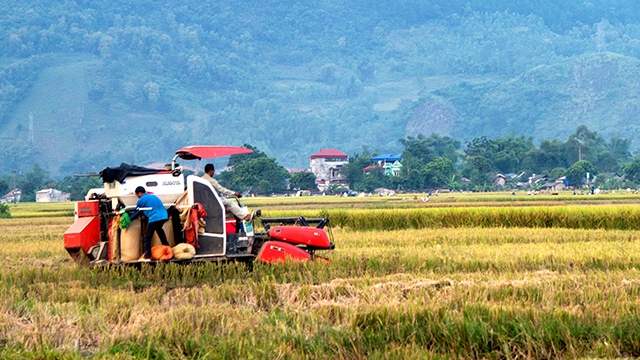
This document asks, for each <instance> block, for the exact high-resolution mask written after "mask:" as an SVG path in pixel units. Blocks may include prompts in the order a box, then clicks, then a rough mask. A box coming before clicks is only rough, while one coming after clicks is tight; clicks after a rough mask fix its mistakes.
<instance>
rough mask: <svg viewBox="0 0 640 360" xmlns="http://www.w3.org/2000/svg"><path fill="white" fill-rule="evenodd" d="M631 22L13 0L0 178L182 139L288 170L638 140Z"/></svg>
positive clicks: (468, 11) (553, 11) (233, 4)
mask: <svg viewBox="0 0 640 360" xmlns="http://www.w3.org/2000/svg"><path fill="white" fill-rule="evenodd" d="M639 27H640V3H638V2H633V1H630V0H620V1H613V0H608V1H601V2H593V3H591V2H561V3H558V2H552V1H543V2H540V1H535V2H534V1H533V0H531V1H529V0H525V1H493V0H491V1H486V0H485V1H479V0H471V1H468V0H465V1H457V0H455V1H444V0H442V1H441V0H438V1H431V2H417V1H411V0H402V1H381V2H376V3H375V4H372V3H370V2H364V1H361V0H358V1H354V2H350V3H340V2H332V1H325V2H320V3H317V4H311V3H304V2H294V1H279V2H267V3H255V2H247V1H238V0H230V1H227V2H224V3H209V2H194V1H186V2H183V3H181V4H180V5H179V6H176V4H175V3H173V2H167V1H164V2H163V1H160V2H150V1H140V2H134V3H130V2H124V1H114V2H98V1H92V0H88V1H78V2H72V3H66V2H65V3H59V2H54V1H40V2H31V3H24V2H18V1H14V0H10V1H6V2H3V3H2V4H0V41H1V42H2V43H3V44H5V46H3V47H0V137H2V138H3V146H2V148H1V149H0V156H2V158H3V160H4V161H3V162H2V163H0V173H7V172H9V171H11V170H13V169H17V170H25V169H29V168H30V167H31V166H33V164H34V163H39V164H41V165H42V166H43V167H45V168H46V169H48V170H49V171H50V172H51V173H52V174H53V175H57V174H68V173H82V172H95V171H97V170H99V169H101V168H103V167H104V166H111V165H114V164H119V163H120V162H123V161H124V162H129V163H138V164H144V163H153V162H164V161H166V159H167V158H169V157H170V156H171V154H173V151H174V150H175V149H177V148H180V147H182V146H184V145H188V144H233V145H240V144H244V143H249V144H252V145H254V146H256V147H258V148H259V149H261V150H263V151H265V152H266V153H267V154H268V155H269V156H272V157H276V158H277V160H278V161H279V162H280V163H282V164H283V165H285V166H288V167H294V168H303V167H306V166H308V159H307V157H308V155H309V154H312V153H314V152H316V151H318V150H319V149H320V148H339V149H340V150H342V151H344V152H347V153H349V154H353V153H355V152H359V151H362V149H363V146H364V147H367V148H368V149H372V150H379V151H381V152H384V153H400V152H401V151H402V146H401V144H400V143H399V142H398V139H400V138H403V137H405V136H407V135H417V134H418V133H423V134H425V135H429V134H431V133H434V132H437V133H440V134H442V135H450V136H452V137H454V138H456V139H460V140H469V139H472V138H474V137H477V136H483V135H484V136H488V137H495V136H500V135H504V134H506V133H511V132H515V133H516V134H524V135H525V136H527V137H529V136H531V137H533V138H534V139H535V140H541V139H544V138H556V137H557V138H560V139H562V140H564V139H566V137H567V136H568V135H569V134H571V133H573V131H574V130H575V129H576V127H577V126H578V125H580V124H585V125H587V126H588V127H589V129H591V130H593V131H597V132H599V133H601V134H603V135H605V136H607V135H609V134H621V135H623V136H635V135H636V134H637V132H638V129H637V126H636V125H635V124H636V123H637V119H638V106H639V105H640V104H639V103H638V101H639V100H638V96H637V95H638V94H637V92H638V90H637V86H636V84H637V82H638V75H639V74H638V56H640V31H637V29H638V28H639ZM30 118H31V119H33V120H32V121H30V120H29V119H30ZM632 148H638V145H637V143H634V144H633V145H632Z"/></svg>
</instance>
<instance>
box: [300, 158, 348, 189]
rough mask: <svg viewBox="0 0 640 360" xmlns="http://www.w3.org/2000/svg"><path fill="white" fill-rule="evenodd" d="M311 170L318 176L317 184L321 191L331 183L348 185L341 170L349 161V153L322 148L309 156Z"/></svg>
mask: <svg viewBox="0 0 640 360" xmlns="http://www.w3.org/2000/svg"><path fill="white" fill-rule="evenodd" d="M309 161H310V165H309V167H310V169H311V172H312V173H313V174H314V175H315V176H316V184H318V189H320V191H324V190H326V188H327V187H328V186H329V185H346V182H345V177H344V176H343V174H342V173H341V172H340V170H341V169H342V167H343V166H344V165H345V164H347V163H349V155H347V154H345V153H343V152H342V151H340V150H337V149H321V150H320V151H319V152H317V153H315V154H313V155H311V156H309Z"/></svg>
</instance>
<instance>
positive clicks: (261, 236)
mask: <svg viewBox="0 0 640 360" xmlns="http://www.w3.org/2000/svg"><path fill="white" fill-rule="evenodd" d="M251 152H252V150H250V149H246V148H243V147H235V146H187V147H184V148H182V149H180V150H178V151H176V155H175V156H174V157H173V160H172V161H171V168H170V169H162V170H158V169H149V168H143V167H138V166H131V165H127V164H121V165H120V167H117V168H106V169H104V170H103V171H102V172H100V176H101V178H102V180H103V181H104V191H101V190H102V189H94V191H93V193H91V194H88V196H87V198H86V199H85V201H79V202H77V203H76V205H75V218H76V220H75V222H74V223H73V225H71V227H69V229H68V230H67V231H66V232H65V233H64V246H65V248H66V249H67V252H68V253H69V255H70V256H71V257H72V258H73V259H74V261H75V262H76V263H77V264H78V265H80V266H104V265H122V264H136V263H138V258H139V257H140V255H141V254H142V237H143V234H144V228H145V226H146V220H143V221H141V220H140V219H135V220H134V221H133V222H131V225H129V226H128V227H127V228H125V229H121V228H120V227H119V223H120V217H121V215H122V214H123V213H124V212H127V213H129V212H132V211H134V210H136V202H137V200H138V198H137V197H136V195H135V194H134V190H135V188H136V187H138V186H143V187H144V188H145V189H146V190H147V192H148V193H151V194H154V195H156V196H158V197H159V198H160V199H161V200H162V202H163V203H164V205H165V208H166V209H167V212H168V213H169V219H168V220H167V222H166V223H165V224H164V226H163V229H164V231H165V233H166V235H167V240H168V241H169V243H170V245H171V246H175V245H178V244H182V243H185V242H188V243H191V245H194V247H193V248H191V247H189V246H181V249H187V250H190V252H192V251H193V250H194V249H195V254H193V253H191V254H190V255H187V256H180V258H183V259H178V256H177V255H176V258H174V259H171V260H166V261H171V262H180V263H190V262H202V261H229V260H234V261H245V262H249V261H253V260H255V259H257V260H259V261H262V262H266V263H276V262H282V261H286V260H297V261H307V260H316V259H322V260H325V261H328V260H327V259H326V258H324V257H320V256H318V255H316V252H319V251H328V250H332V249H333V248H334V245H333V242H332V241H331V240H330V238H329V234H330V232H329V234H328V233H327V232H326V231H325V230H324V228H325V226H327V225H328V224H329V220H328V219H327V218H320V219H305V218H303V217H302V216H300V217H294V218H260V220H261V222H262V225H263V228H264V231H262V232H256V233H254V231H253V220H252V221H251V222H246V221H242V220H240V219H238V218H235V217H233V215H232V214H231V213H230V212H228V211H227V210H226V209H225V207H224V205H223V204H222V202H221V200H220V196H219V195H218V193H217V192H216V191H215V190H214V188H213V187H212V186H211V183H209V182H208V181H206V180H204V179H202V178H200V177H198V176H193V175H190V176H188V177H187V178H186V182H185V178H184V175H183V172H182V168H181V167H180V166H178V165H177V164H176V160H177V159H178V158H180V159H183V160H195V159H198V160H200V159H202V158H217V157H223V156H230V155H239V154H248V153H251ZM185 189H186V190H185ZM95 190H100V191H95ZM238 201H239V200H238ZM240 205H241V206H242V204H240ZM202 210H204V211H202ZM181 215H182V216H181ZM199 216H200V217H201V220H204V223H203V222H202V221H198V217H199ZM181 218H182V219H183V220H181ZM256 218H258V217H256ZM194 222H195V223H196V224H197V223H198V222H200V225H201V228H202V229H200V230H199V231H198V227H197V226H195V225H194ZM185 223H187V226H186V229H183V228H185ZM202 230H204V231H202ZM156 245H160V239H159V238H158V236H157V234H154V238H153V239H152V246H156ZM174 249H176V248H174ZM182 255H184V254H182ZM185 257H187V258H188V259H184V258H185Z"/></svg>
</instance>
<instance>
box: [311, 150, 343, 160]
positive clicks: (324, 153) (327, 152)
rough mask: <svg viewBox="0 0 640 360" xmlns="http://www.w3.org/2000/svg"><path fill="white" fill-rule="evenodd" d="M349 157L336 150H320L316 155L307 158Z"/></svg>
mask: <svg viewBox="0 0 640 360" xmlns="http://www.w3.org/2000/svg"><path fill="white" fill-rule="evenodd" d="M348 158H349V155H347V154H345V153H343V152H342V151H340V150H338V149H321V150H320V151H318V152H317V153H315V154H313V155H311V156H309V159H348Z"/></svg>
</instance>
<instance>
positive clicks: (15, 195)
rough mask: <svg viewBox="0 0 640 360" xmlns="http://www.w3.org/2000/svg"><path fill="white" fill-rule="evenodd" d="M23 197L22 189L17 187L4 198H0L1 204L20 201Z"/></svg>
mask: <svg viewBox="0 0 640 360" xmlns="http://www.w3.org/2000/svg"><path fill="white" fill-rule="evenodd" d="M21 197H22V191H21V190H20V189H17V188H16V189H13V190H11V191H9V192H8V193H6V194H5V195H4V196H3V197H2V199H0V203H1V204H9V203H18V202H20V198H21Z"/></svg>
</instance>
